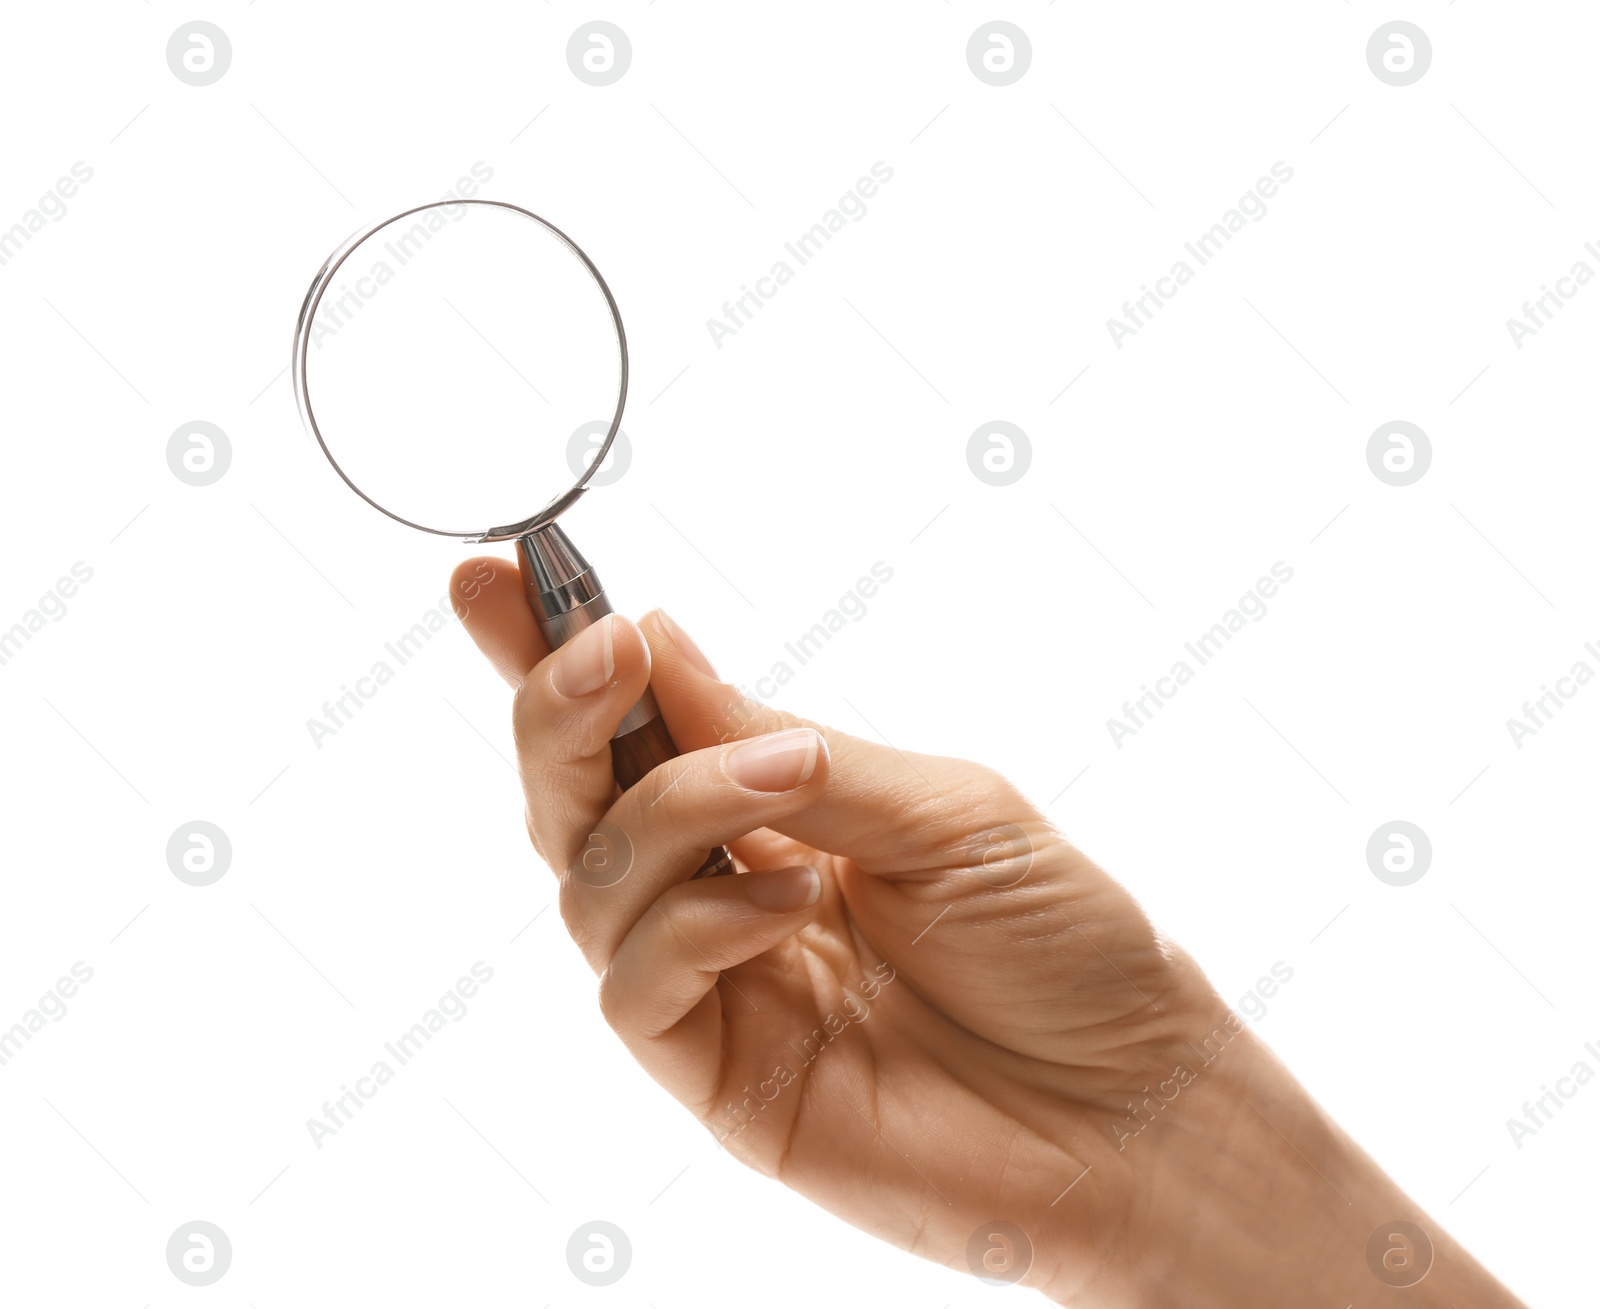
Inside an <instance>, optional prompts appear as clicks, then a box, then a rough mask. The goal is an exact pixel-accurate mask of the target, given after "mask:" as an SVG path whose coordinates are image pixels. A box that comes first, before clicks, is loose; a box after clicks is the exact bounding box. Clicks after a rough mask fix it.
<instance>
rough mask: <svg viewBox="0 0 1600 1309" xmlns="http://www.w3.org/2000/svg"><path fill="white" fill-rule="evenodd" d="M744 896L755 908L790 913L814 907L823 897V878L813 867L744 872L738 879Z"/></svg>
mask: <svg viewBox="0 0 1600 1309" xmlns="http://www.w3.org/2000/svg"><path fill="white" fill-rule="evenodd" d="M739 880H740V881H741V882H743V883H744V884H745V894H746V895H748V896H749V897H750V903H751V904H753V905H754V906H755V907H756V908H757V909H767V910H770V911H771V912H773V913H778V914H787V913H793V912H794V911H795V910H796V909H806V908H809V907H810V906H811V905H814V904H816V902H817V897H818V896H819V895H821V894H822V878H821V877H820V876H818V874H817V870H816V869H815V868H809V867H806V868H779V869H777V870H776V871H775V872H770V873H746V874H745V875H744V876H743V877H741V878H740V879H739Z"/></svg>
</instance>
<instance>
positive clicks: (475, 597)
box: [450, 555, 550, 687]
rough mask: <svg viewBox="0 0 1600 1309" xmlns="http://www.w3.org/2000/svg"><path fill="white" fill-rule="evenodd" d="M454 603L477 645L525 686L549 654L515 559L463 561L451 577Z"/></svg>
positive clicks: (502, 672) (500, 669)
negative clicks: (535, 667) (531, 672)
mask: <svg viewBox="0 0 1600 1309" xmlns="http://www.w3.org/2000/svg"><path fill="white" fill-rule="evenodd" d="M450 603H451V604H452V605H453V606H454V607H455V611H456V617H457V618H459V619H460V620H461V623H462V626H464V627H465V628H466V629H467V632H468V633H469V634H470V635H471V637H472V639H473V641H475V642H476V643H477V646H478V649H480V650H482V651H483V653H484V657H485V658H487V659H488V661H489V662H490V664H492V665H493V666H494V670H495V672H497V673H499V674H500V676H501V677H503V678H505V679H506V681H507V682H509V683H510V684H511V685H512V687H519V686H521V685H522V683H523V682H524V681H526V680H527V676H528V673H529V672H530V671H531V670H532V668H533V666H534V665H535V664H537V663H538V662H539V661H540V660H541V659H543V658H544V657H545V656H546V655H547V654H549V653H550V645H549V642H547V641H546V640H545V639H544V633H543V632H541V631H540V630H539V624H538V622H537V621H536V620H535V619H534V616H533V610H532V609H530V608H529V607H528V597H527V596H526V595H525V594H524V593H523V589H522V574H521V573H520V572H519V571H518V569H517V565H516V564H514V563H513V562H511V560H509V559H500V558H497V557H495V556H494V555H478V556H476V557H475V558H472V559H464V560H462V561H461V563H459V564H457V565H456V568H455V571H454V572H453V573H451V575H450Z"/></svg>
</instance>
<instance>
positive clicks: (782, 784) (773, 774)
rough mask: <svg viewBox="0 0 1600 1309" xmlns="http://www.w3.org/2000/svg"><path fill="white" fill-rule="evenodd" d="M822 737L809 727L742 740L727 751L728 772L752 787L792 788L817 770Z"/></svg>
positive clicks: (763, 789)
mask: <svg viewBox="0 0 1600 1309" xmlns="http://www.w3.org/2000/svg"><path fill="white" fill-rule="evenodd" d="M821 748H822V738H821V737H820V736H819V735H817V733H816V732H815V731H814V730H812V729H811V728H809V727H795V728H791V729H790V730H789V731H787V732H773V733H772V734H771V735H769V736H757V737H754V738H753V739H751V740H749V741H741V742H740V743H739V744H738V745H736V746H734V747H733V749H732V750H731V751H730V752H729V753H728V775H729V776H730V777H732V778H733V780H734V781H736V782H737V783H739V785H740V786H747V787H749V788H750V789H751V790H752V791H792V790H794V788H795V787H797V786H800V785H802V784H804V783H805V782H806V781H807V780H808V779H809V778H810V776H811V774H812V773H813V772H815V771H816V767H817V751H818V750H820V749H821Z"/></svg>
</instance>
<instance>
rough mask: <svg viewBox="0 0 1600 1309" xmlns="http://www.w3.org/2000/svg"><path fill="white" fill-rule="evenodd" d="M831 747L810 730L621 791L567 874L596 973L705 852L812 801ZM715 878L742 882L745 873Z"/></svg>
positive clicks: (680, 761) (738, 746) (682, 759)
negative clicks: (657, 900)
mask: <svg viewBox="0 0 1600 1309" xmlns="http://www.w3.org/2000/svg"><path fill="white" fill-rule="evenodd" d="M827 778H828V748H827V745H826V743H825V742H824V741H823V739H822V737H821V735H820V734H818V733H817V732H815V731H813V730H812V729H810V728H798V729H795V730H792V731H785V732H773V733H770V734H768V735H766V736H760V737H752V738H750V739H748V740H745V741H737V742H733V743H731V744H729V745H725V746H711V747H709V748H708V749H704V750H696V751H694V752H693V753H692V754H686V755H679V756H678V757H677V758H676V759H672V760H669V761H668V762H667V763H665V764H662V765H661V766H660V767H658V768H656V769H654V770H653V771H652V772H651V773H649V774H648V775H647V776H646V777H645V779H644V780H643V781H641V782H640V783H639V784H638V785H637V786H634V787H632V788H630V789H629V790H627V791H625V792H623V794H622V795H621V797H619V798H618V800H617V802H616V803H615V804H614V805H612V806H611V809H610V810H609V811H608V812H607V813H606V815H605V817H604V818H602V819H601V820H600V821H599V823H598V824H596V826H595V827H594V829H593V830H592V831H591V832H590V833H588V834H587V841H586V843H583V842H582V838H580V845H579V849H578V853H577V855H576V857H575V858H574V859H573V860H572V862H571V863H570V864H569V866H568V869H567V872H566V875H565V876H563V878H562V879H561V914H562V917H563V918H564V919H565V920H566V924H567V928H568V930H569V931H570V932H571V933H572V935H573V938H574V939H575V940H576V941H577V942H578V945H579V947H580V948H581V949H582V950H583V953H584V956H585V957H586V958H587V959H588V960H589V963H590V965H591V966H592V967H593V968H594V969H595V971H596V972H600V971H603V970H604V969H605V968H607V967H608V966H609V965H610V963H611V959H612V956H613V955H614V954H615V953H616V951H617V949H618V947H619V946H620V945H621V944H622V941H623V938H624V937H625V936H627V934H628V932H629V931H630V930H632V928H633V926H634V924H635V923H636V922H638V921H639V919H640V917H641V916H642V915H644V914H645V912H646V911H647V910H648V909H649V907H650V905H651V904H653V903H654V902H655V901H656V899H657V898H658V897H659V896H660V895H661V894H662V892H663V891H665V890H667V888H669V887H671V886H672V885H674V884H675V883H677V882H683V881H686V880H687V879H688V878H689V876H690V874H692V873H693V872H694V870H695V868H696V867H697V866H698V865H699V863H700V862H701V860H703V859H704V858H705V852H706V851H707V850H708V849H711V848H713V847H715V846H718V845H723V844H726V843H727V842H728V841H729V840H730V839H732V838H736V837H740V836H743V835H744V834H745V833H746V832H750V831H754V830H755V829H756V828H758V827H763V826H766V825H768V824H770V823H772V822H774V821H775V820H777V819H780V818H782V817H785V816H787V815H789V814H793V813H795V812H797V811H798V810H800V809H803V808H805V807H806V806H807V805H809V804H811V803H813V802H814V801H815V800H816V799H817V797H818V796H819V795H821V794H822V792H823V790H824V789H825V787H826V785H827ZM713 880H716V881H728V882H741V881H743V880H745V879H744V878H742V877H733V878H717V879H713Z"/></svg>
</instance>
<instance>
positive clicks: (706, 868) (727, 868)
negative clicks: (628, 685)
mask: <svg viewBox="0 0 1600 1309" xmlns="http://www.w3.org/2000/svg"><path fill="white" fill-rule="evenodd" d="M677 755H678V747H677V745H676V744H675V743H674V742H673V740H672V734H671V733H670V732H668V731H667V724H666V720H665V719H663V718H662V717H661V715H660V714H659V713H658V714H656V716H655V717H654V718H652V719H650V721H649V722H647V723H645V724H644V725H643V726H641V727H636V728H634V729H633V731H631V732H625V733H624V734H623V735H621V736H614V737H612V738H611V771H612V772H613V773H615V774H616V778H617V785H618V786H620V787H621V788H622V789H623V790H624V791H626V790H627V789H628V788H629V787H630V786H632V785H633V784H634V783H636V782H637V781H638V780H639V779H640V778H641V777H643V776H644V775H645V774H646V773H648V772H649V771H650V770H651V769H652V768H654V767H656V765H657V764H664V763H666V762H667V760H668V759H675V758H676V757H677ZM733 871H734V868H733V856H732V855H730V854H729V853H728V851H727V848H726V847H725V846H720V845H719V846H718V847H717V848H716V849H715V850H713V851H711V853H710V854H708V855H707V856H706V858H705V862H704V863H703V864H701V865H700V867H699V869H698V871H696V873H695V876H696V877H721V876H722V875H723V874H725V873H731V872H733Z"/></svg>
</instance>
